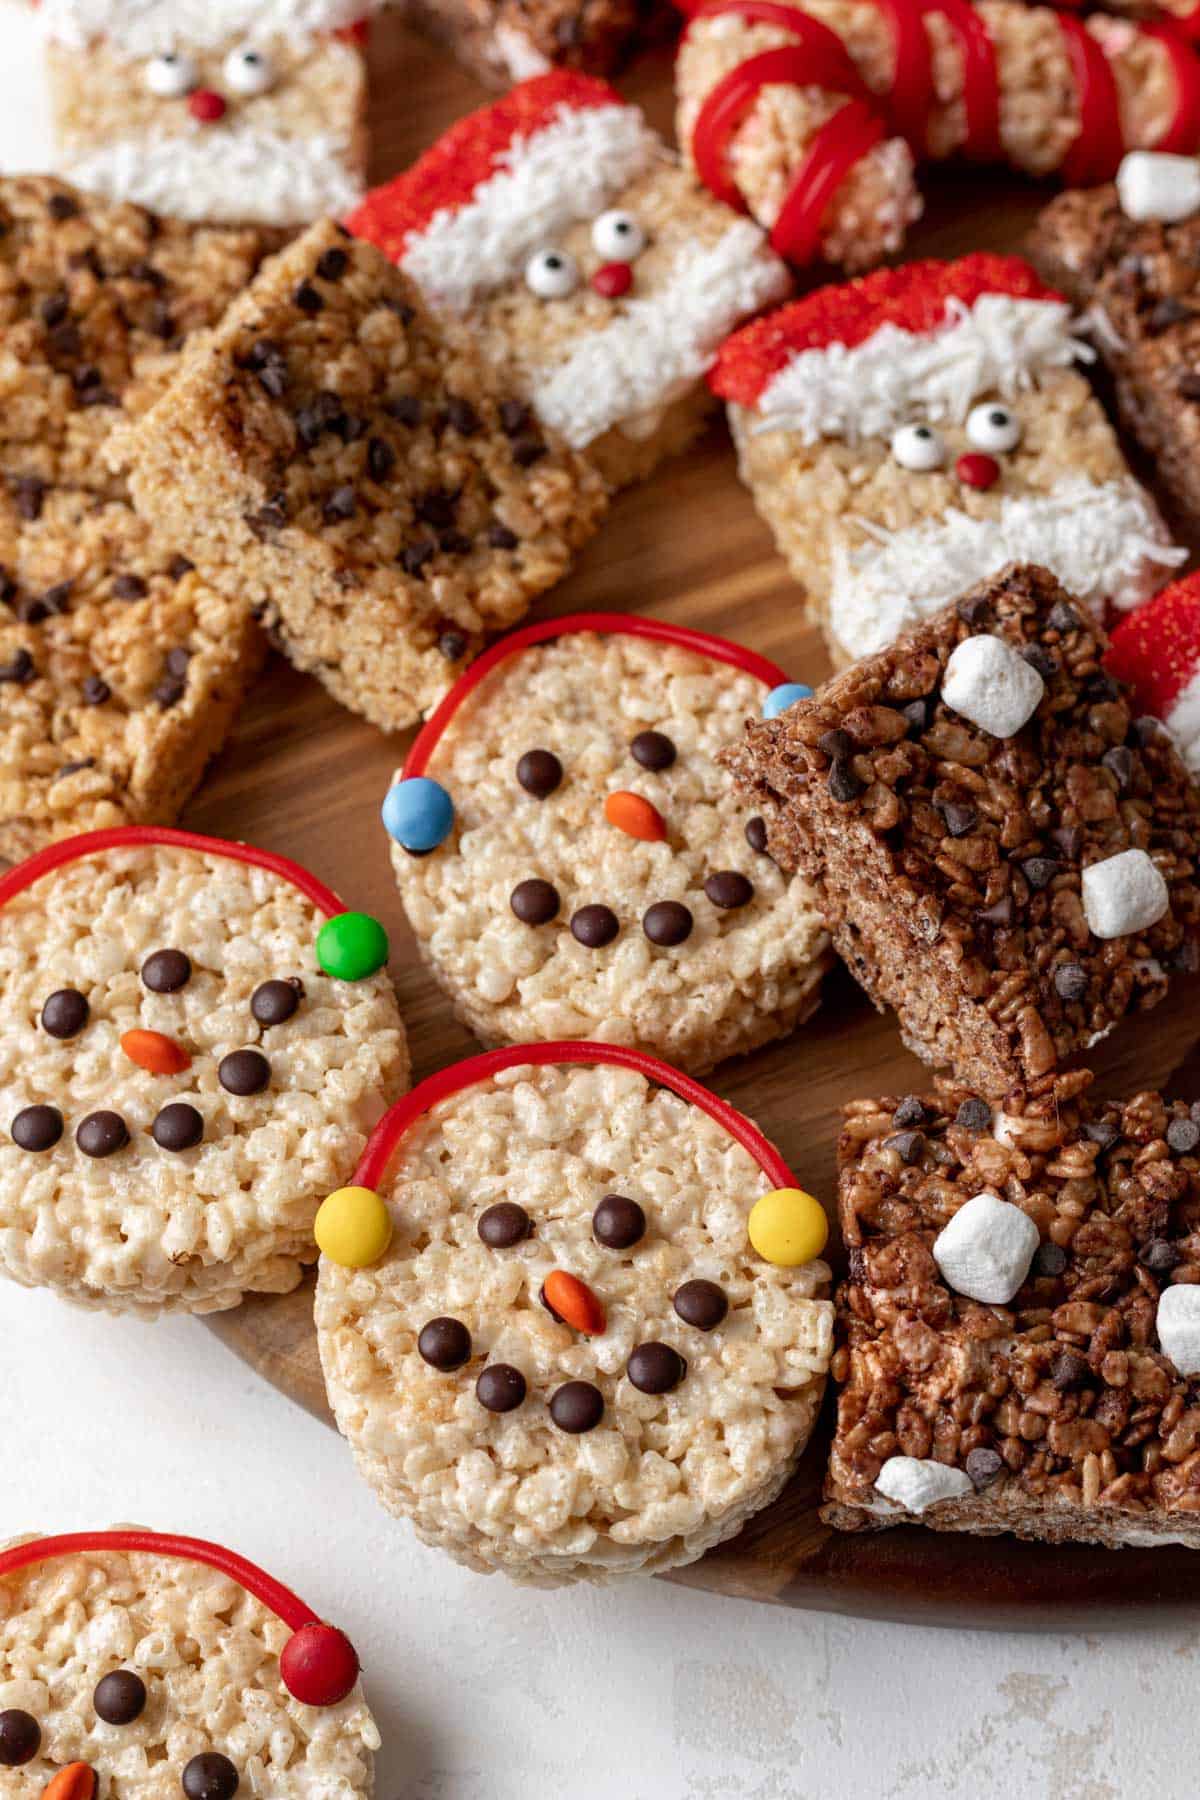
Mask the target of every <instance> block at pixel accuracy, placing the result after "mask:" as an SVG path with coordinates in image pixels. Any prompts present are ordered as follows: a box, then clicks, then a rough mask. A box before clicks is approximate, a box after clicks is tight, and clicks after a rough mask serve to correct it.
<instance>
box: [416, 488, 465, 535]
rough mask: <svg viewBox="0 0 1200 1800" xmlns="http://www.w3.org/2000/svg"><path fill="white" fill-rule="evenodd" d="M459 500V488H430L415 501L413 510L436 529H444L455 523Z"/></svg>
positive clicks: (425, 522) (426, 523)
mask: <svg viewBox="0 0 1200 1800" xmlns="http://www.w3.org/2000/svg"><path fill="white" fill-rule="evenodd" d="M458 502H459V491H458V489H457V488H455V489H454V490H451V489H450V488H428V489H427V490H426V492H425V493H423V494H418V495H417V498H416V499H415V500H414V501H413V512H414V513H415V515H416V517H417V518H418V519H420V520H421V521H422V523H423V524H425V525H432V526H433V528H434V530H435V531H443V530H445V529H446V527H447V526H449V525H453V523H454V520H455V516H456V514H457V512H458Z"/></svg>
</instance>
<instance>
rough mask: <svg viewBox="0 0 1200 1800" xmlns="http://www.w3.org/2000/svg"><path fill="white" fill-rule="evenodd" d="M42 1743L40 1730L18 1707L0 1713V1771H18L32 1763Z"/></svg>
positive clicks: (34, 1720) (30, 1716)
mask: <svg viewBox="0 0 1200 1800" xmlns="http://www.w3.org/2000/svg"><path fill="white" fill-rule="evenodd" d="M41 1743H42V1728H41V1726H40V1725H39V1724H38V1722H37V1720H36V1719H35V1718H34V1717H33V1715H32V1714H31V1713H27V1712H22V1711H21V1709H20V1707H17V1706H13V1707H10V1708H9V1710H8V1711H7V1712H0V1769H19V1768H21V1767H22V1766H23V1764H25V1763H27V1762H32V1761H33V1759H34V1757H35V1756H36V1755H37V1753H38V1751H39V1749H40V1748H41Z"/></svg>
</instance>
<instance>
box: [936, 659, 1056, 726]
mask: <svg viewBox="0 0 1200 1800" xmlns="http://www.w3.org/2000/svg"><path fill="white" fill-rule="evenodd" d="M1045 692H1046V684H1045V682H1044V681H1043V680H1042V678H1041V676H1040V675H1039V674H1038V672H1037V670H1036V669H1034V668H1031V667H1030V665H1029V664H1028V663H1027V662H1026V661H1025V658H1024V657H1023V656H1018V654H1017V652H1016V651H1015V650H1014V649H1013V647H1012V645H1011V644H1007V643H1005V641H1004V639H1003V638H998V637H989V636H987V635H983V636H980V637H969V638H964V639H963V641H962V643H961V644H958V645H956V646H955V648H954V649H953V650H952V651H951V653H950V660H949V662H948V663H947V664H946V675H945V679H944V681H943V682H942V699H943V700H944V701H945V702H946V705H947V706H949V707H952V708H953V709H954V711H955V712H956V713H960V714H961V715H962V717H963V718H964V719H969V720H970V721H971V723H972V725H978V726H979V728H980V730H981V731H987V732H990V733H991V735H992V736H993V737H998V738H1010V737H1013V736H1015V735H1016V733H1017V732H1018V731H1020V729H1021V727H1022V725H1027V724H1028V723H1029V721H1030V719H1032V717H1033V715H1034V713H1035V712H1036V711H1037V709H1038V707H1039V706H1040V705H1041V701H1042V695H1043V694H1044V693H1045Z"/></svg>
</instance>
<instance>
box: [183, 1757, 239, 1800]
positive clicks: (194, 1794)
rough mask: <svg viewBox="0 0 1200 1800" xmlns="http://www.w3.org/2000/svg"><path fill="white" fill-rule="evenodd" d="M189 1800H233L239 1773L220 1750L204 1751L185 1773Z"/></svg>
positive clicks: (192, 1761)
mask: <svg viewBox="0 0 1200 1800" xmlns="http://www.w3.org/2000/svg"><path fill="white" fill-rule="evenodd" d="M182 1785H183V1791H184V1793H185V1794H186V1795H187V1800H233V1796H234V1795H235V1794H236V1793H237V1791H238V1772H237V1770H236V1769H235V1768H234V1766H233V1764H232V1763H231V1762H230V1760H229V1758H228V1757H227V1756H222V1755H221V1752H220V1751H219V1750H203V1751H201V1753H200V1755H199V1756H193V1758H192V1760H191V1762H190V1763H188V1764H187V1766H186V1768H185V1769H184V1771H183V1782H182Z"/></svg>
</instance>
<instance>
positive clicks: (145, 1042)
mask: <svg viewBox="0 0 1200 1800" xmlns="http://www.w3.org/2000/svg"><path fill="white" fill-rule="evenodd" d="M121 1048H122V1050H123V1051H124V1052H125V1054H126V1056H127V1057H128V1058H129V1060H130V1062H135V1063H136V1064H137V1066H138V1068H139V1069H148V1070H149V1072H150V1074H151V1075H182V1073H183V1071H184V1070H185V1069H190V1068H191V1066H192V1059H191V1057H190V1056H189V1055H188V1053H187V1051H186V1050H184V1049H183V1048H182V1046H181V1045H179V1044H177V1043H176V1042H175V1039H174V1038H169V1037H164V1035H163V1033H162V1032H161V1031H140V1030H136V1031H127V1032H126V1033H125V1036H124V1037H123V1038H122V1039H121Z"/></svg>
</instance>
